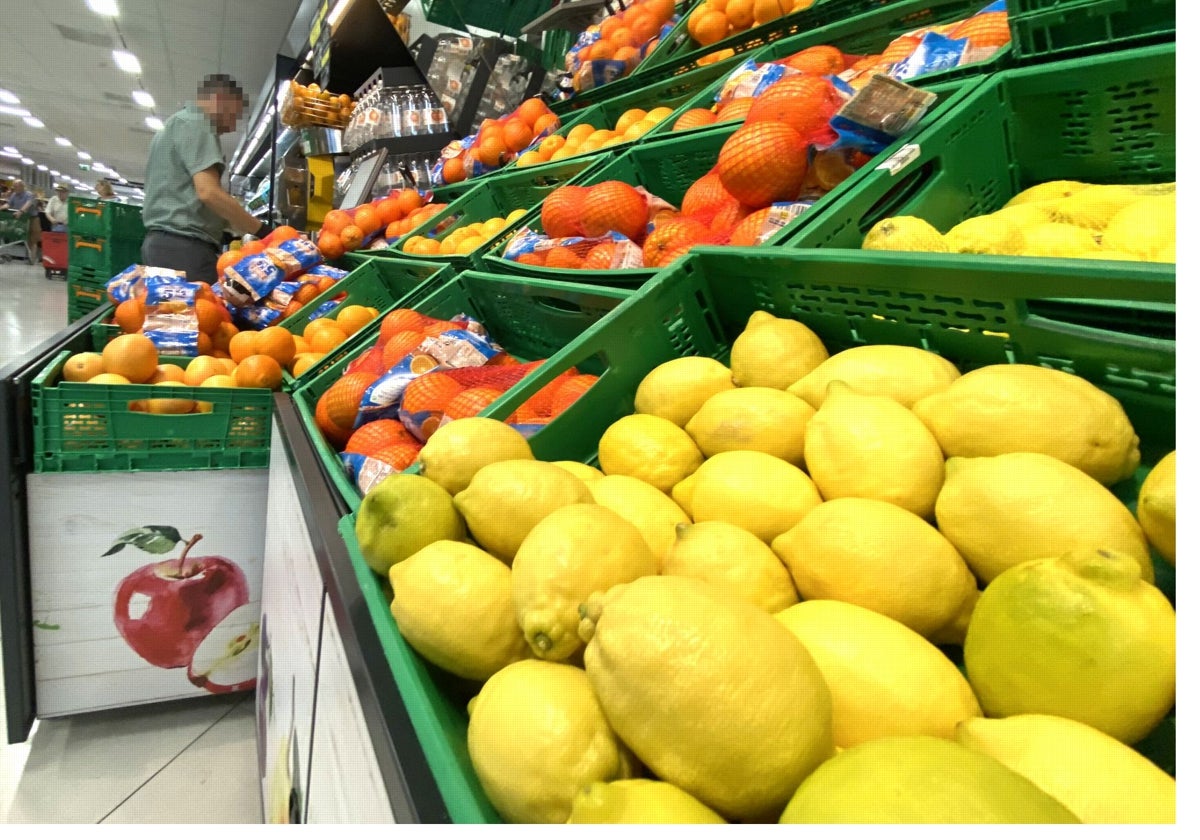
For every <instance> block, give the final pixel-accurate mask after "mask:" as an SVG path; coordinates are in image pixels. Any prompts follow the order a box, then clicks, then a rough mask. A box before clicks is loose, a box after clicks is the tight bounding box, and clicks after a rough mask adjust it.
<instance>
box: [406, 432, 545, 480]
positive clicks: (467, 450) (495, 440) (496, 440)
mask: <svg viewBox="0 0 1200 840" xmlns="http://www.w3.org/2000/svg"><path fill="white" fill-rule="evenodd" d="M520 459H527V460H533V450H532V449H530V448H529V442H528V441H527V440H525V437H524V436H523V435H522V434H521V433H520V432H518V431H517V430H516V429H514V428H513V427H512V426H510V425H508V424H507V423H502V422H500V421H499V420H493V419H491V418H488V417H463V418H461V419H459V420H455V421H454V422H453V423H447V424H446V425H444V426H441V427H439V428H438V429H437V430H435V431H434V433H433V434H432V435H430V436H429V440H427V441H426V442H425V445H424V446H423V447H421V454H420V456H419V457H418V459H417V463H418V465H419V467H420V470H421V475H423V476H425V477H426V478H428V479H430V480H432V481H435V482H437V483H438V484H440V485H441V486H442V487H443V488H444V489H445V490H446V492H447V493H450V494H451V495H454V494H456V493H461V492H462V491H463V490H466V489H467V485H468V484H470V483H471V479H472V478H474V477H475V473H477V472H479V470H480V468H481V467H485V466H487V465H488V464H494V463H495V462H497V461H516V460H520Z"/></svg>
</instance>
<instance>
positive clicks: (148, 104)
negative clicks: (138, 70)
mask: <svg viewBox="0 0 1200 840" xmlns="http://www.w3.org/2000/svg"><path fill="white" fill-rule="evenodd" d="M132 95H133V101H134V102H136V103H137V104H139V105H141V106H142V107H143V108H153V107H154V97H153V96H151V95H150V94H148V93H147V92H146V91H144V90H135V91H134V92H133V94H132Z"/></svg>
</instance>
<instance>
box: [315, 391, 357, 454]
mask: <svg viewBox="0 0 1200 840" xmlns="http://www.w3.org/2000/svg"><path fill="white" fill-rule="evenodd" d="M335 384H336V383H335ZM332 390H333V389H332V388H331V389H330V390H329V391H326V392H325V393H324V394H322V395H321V397H320V398H319V399H318V400H317V405H316V408H315V410H314V411H313V419H314V420H316V421H317V428H318V429H320V430H321V434H322V435H324V437H325V440H327V441H329V443H330V444H332V445H333V447H334V448H335V449H339V450H340V449H341V448H342V447H343V446H345V445H346V441H348V440H350V431H351V430H350V428H349V427H346V428H343V427H341V426H339V425H337V424H336V423H334V422H333V421H332V420H330V419H329V397H330V394H331V392H332ZM355 411H357V408H356V409H355ZM356 416H357V415H356ZM350 422H351V423H353V422H354V420H353V419H351V421H350Z"/></svg>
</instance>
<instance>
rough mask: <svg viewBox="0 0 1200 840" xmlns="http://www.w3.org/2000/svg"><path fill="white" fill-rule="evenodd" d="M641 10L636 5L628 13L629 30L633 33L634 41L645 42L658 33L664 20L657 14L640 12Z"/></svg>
mask: <svg viewBox="0 0 1200 840" xmlns="http://www.w3.org/2000/svg"><path fill="white" fill-rule="evenodd" d="M639 11H641V10H639V9H638V8H637V7H636V6H635V7H634V8H632V9H630V10H629V11H628V12H627V13H626V15H625V16H626V18H627V22H628V24H629V31H630V32H631V33H632V34H633V43H635V44H639V45H641V44H644V43H646V42H647V41H649V40H650V39H651V38H653V37H654V36H655V35H657V34H658V30H659V29H661V28H662V23H663V22H662V21H660V20H659V19H658V17H657V16H656V15H654V14H653V13H651V14H645V13H642V14H638V12H639Z"/></svg>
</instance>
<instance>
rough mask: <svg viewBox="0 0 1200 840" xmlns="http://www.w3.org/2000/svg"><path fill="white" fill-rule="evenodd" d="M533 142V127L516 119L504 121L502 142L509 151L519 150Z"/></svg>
mask: <svg viewBox="0 0 1200 840" xmlns="http://www.w3.org/2000/svg"><path fill="white" fill-rule="evenodd" d="M532 142H533V129H532V128H531V127H530V126H527V125H526V124H525V123H523V122H521V121H520V120H518V119H510V120H507V121H506V122H505V123H504V144H505V145H506V146H508V150H509V151H510V152H519V151H521V150H522V149H524V148H525V147H526V146H528V145H529V144H530V143H532Z"/></svg>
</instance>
